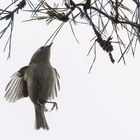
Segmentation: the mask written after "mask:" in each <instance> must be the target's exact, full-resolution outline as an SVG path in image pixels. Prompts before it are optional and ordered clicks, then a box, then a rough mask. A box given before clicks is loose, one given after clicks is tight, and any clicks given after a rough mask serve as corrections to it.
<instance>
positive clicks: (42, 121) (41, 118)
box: [35, 105, 49, 130]
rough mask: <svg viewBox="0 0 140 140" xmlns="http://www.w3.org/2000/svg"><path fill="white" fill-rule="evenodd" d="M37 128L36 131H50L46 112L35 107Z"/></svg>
mask: <svg viewBox="0 0 140 140" xmlns="http://www.w3.org/2000/svg"><path fill="white" fill-rule="evenodd" d="M35 128H36V129H40V128H43V129H47V130H48V129H49V126H48V124H47V121H46V118H45V114H44V111H43V110H42V109H41V107H40V106H38V105H37V106H35Z"/></svg>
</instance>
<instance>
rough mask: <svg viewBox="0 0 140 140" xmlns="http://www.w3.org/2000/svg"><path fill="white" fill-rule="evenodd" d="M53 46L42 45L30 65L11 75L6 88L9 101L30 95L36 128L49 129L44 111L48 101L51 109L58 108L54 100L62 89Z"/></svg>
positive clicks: (6, 97)
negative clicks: (51, 56)
mask: <svg viewBox="0 0 140 140" xmlns="http://www.w3.org/2000/svg"><path fill="white" fill-rule="evenodd" d="M51 46H52V43H51V44H50V45H46V46H42V47H40V48H39V49H38V50H37V51H36V52H35V53H34V54H33V56H32V57H31V60H30V62H29V65H27V66H24V67H22V68H21V69H19V70H18V71H17V72H16V73H14V74H13V75H12V76H11V80H10V81H9V83H8V84H7V86H6V88H5V95H4V97H5V99H6V100H7V101H9V102H16V101H17V100H19V99H21V98H24V97H29V98H30V100H31V102H32V103H33V104H34V108H35V129H37V130H38V129H40V128H42V129H46V130H49V126H48V123H47V121H46V118H45V114H44V112H45V111H47V108H46V107H45V104H46V103H51V104H53V106H52V108H51V110H53V109H54V108H56V109H58V106H57V103H56V102H52V100H53V99H55V98H56V97H57V93H58V91H59V90H60V84H59V78H60V76H59V74H58V72H57V70H56V69H55V68H54V67H53V66H52V65H51V62H50V55H51Z"/></svg>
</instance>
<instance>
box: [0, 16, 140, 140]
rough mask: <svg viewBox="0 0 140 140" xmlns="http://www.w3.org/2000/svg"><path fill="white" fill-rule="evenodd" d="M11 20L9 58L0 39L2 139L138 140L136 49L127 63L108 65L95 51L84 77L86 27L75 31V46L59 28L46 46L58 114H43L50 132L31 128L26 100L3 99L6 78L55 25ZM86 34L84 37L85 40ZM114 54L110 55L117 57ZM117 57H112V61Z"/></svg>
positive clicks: (139, 80)
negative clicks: (57, 83)
mask: <svg viewBox="0 0 140 140" xmlns="http://www.w3.org/2000/svg"><path fill="white" fill-rule="evenodd" d="M24 19H26V17H24V16H22V15H21V16H18V17H17V21H16V22H15V28H14V34H13V35H14V36H13V42H12V53H11V58H10V59H9V60H7V59H6V58H7V52H8V51H6V52H5V53H3V45H4V40H3V41H0V44H1V45H0V65H1V68H0V79H1V80H0V93H1V94H0V106H1V113H0V114H1V115H0V116H1V117H0V132H1V138H2V139H4V140H9V139H14V140H19V139H20V140H25V139H34V140H77V139H79V140H139V139H140V133H139V132H140V86H139V83H140V77H139V72H140V67H139V60H140V55H139V52H140V49H139V48H138V47H137V52H136V55H135V58H133V57H132V55H131V54H128V57H127V59H126V60H127V65H126V66H124V64H123V63H122V62H120V63H119V64H118V63H115V64H112V63H111V62H110V60H109V58H108V55H107V54H106V52H104V51H103V50H102V49H100V48H99V49H97V59H96V62H95V64H94V66H93V69H92V71H91V73H90V74H88V70H89V67H90V64H91V62H92V58H93V56H92V55H90V56H89V57H87V56H86V54H87V52H88V49H89V48H90V46H91V43H89V41H90V39H91V38H90V34H89V33H90V32H89V30H88V29H87V28H86V26H82V30H81V27H76V28H75V30H77V37H78V38H79V41H80V44H79V45H78V44H77V43H76V41H75V39H74V37H73V36H72V34H71V30H70V27H69V25H68V24H67V25H65V26H64V28H63V29H62V31H61V33H60V34H59V35H58V37H57V38H56V40H55V41H54V44H53V46H52V55H51V62H52V65H53V66H54V67H55V68H56V69H57V70H58V72H59V74H60V77H61V79H60V84H61V90H60V92H59V97H58V99H57V102H58V105H59V109H58V111H55V110H54V111H52V112H46V113H45V115H46V119H47V122H48V124H49V127H50V130H49V131H44V130H39V131H36V130H35V129H34V122H35V116H34V115H35V114H34V106H33V104H32V102H31V101H30V99H29V98H25V99H21V100H19V101H17V102H16V103H14V104H13V103H8V102H6V101H5V99H4V97H3V96H4V94H5V90H4V89H5V86H6V84H7V83H8V81H9V80H10V76H11V75H12V74H13V73H14V72H16V71H17V70H19V68H21V67H23V66H25V65H28V63H29V61H30V58H31V56H32V55H33V53H34V52H35V51H36V49H38V48H39V47H40V46H41V45H43V44H44V43H45V41H46V40H47V39H48V38H49V36H50V35H51V33H52V32H53V31H54V30H55V28H56V27H57V25H58V24H57V23H56V25H54V24H53V25H51V26H50V27H48V26H47V25H46V24H45V22H22V21H23V20H24ZM88 36H89V37H88ZM119 55H120V54H117V55H115V57H118V56H119ZM116 59H117V58H116Z"/></svg>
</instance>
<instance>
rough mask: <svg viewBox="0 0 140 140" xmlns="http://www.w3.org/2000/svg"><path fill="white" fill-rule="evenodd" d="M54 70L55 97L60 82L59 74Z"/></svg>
mask: <svg viewBox="0 0 140 140" xmlns="http://www.w3.org/2000/svg"><path fill="white" fill-rule="evenodd" d="M54 71H55V78H56V82H55V91H54V93H55V97H57V92H58V90H60V83H59V79H60V76H59V74H58V72H57V70H56V69H55V68H54Z"/></svg>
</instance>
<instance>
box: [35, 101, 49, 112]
mask: <svg viewBox="0 0 140 140" xmlns="http://www.w3.org/2000/svg"><path fill="white" fill-rule="evenodd" d="M37 104H38V105H40V107H41V108H42V109H43V111H48V109H47V108H46V106H45V105H43V104H41V103H40V102H39V101H37Z"/></svg>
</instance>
